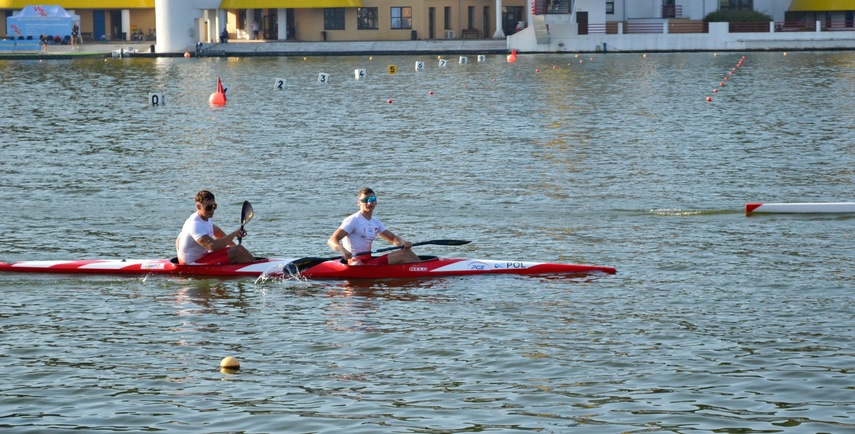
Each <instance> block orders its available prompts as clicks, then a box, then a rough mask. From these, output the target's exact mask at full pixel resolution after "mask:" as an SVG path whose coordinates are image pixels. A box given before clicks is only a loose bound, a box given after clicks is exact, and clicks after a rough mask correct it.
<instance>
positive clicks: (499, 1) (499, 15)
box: [493, 0, 505, 39]
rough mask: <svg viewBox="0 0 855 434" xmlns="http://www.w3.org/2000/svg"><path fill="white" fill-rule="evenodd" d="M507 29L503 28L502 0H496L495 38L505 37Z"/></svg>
mask: <svg viewBox="0 0 855 434" xmlns="http://www.w3.org/2000/svg"><path fill="white" fill-rule="evenodd" d="M504 38H505V31H504V29H502V0H496V33H493V39H504Z"/></svg>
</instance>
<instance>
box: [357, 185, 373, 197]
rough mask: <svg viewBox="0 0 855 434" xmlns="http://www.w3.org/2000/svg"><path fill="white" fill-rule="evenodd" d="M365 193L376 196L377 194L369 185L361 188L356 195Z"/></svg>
mask: <svg viewBox="0 0 855 434" xmlns="http://www.w3.org/2000/svg"><path fill="white" fill-rule="evenodd" d="M363 195H365V196H376V194H374V190H372V189H370V188H368V187H362V190H359V194H358V195H356V197H359V196H363Z"/></svg>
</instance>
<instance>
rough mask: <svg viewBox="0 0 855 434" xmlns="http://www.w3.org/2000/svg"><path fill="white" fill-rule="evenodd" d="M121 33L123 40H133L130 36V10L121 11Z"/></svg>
mask: <svg viewBox="0 0 855 434" xmlns="http://www.w3.org/2000/svg"><path fill="white" fill-rule="evenodd" d="M122 33H124V34H125V40H126V41H130V40H131V39H132V38H133V35H131V10H130V9H122Z"/></svg>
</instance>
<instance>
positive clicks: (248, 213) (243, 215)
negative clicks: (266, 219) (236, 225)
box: [240, 200, 255, 226]
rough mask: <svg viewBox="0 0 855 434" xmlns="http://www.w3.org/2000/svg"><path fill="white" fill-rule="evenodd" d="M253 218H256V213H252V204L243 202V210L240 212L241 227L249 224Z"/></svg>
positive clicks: (246, 201)
mask: <svg viewBox="0 0 855 434" xmlns="http://www.w3.org/2000/svg"><path fill="white" fill-rule="evenodd" d="M253 217H255V213H254V212H252V204H250V203H249V201H248V200H245V201H243V208H241V210H240V225H241V226H243V225H245V224H247V223H249V221H250V220H252V218H253Z"/></svg>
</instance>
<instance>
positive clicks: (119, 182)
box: [0, 52, 855, 433]
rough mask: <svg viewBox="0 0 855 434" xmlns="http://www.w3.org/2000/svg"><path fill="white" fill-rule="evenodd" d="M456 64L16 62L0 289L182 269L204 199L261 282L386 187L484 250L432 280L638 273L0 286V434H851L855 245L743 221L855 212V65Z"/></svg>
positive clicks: (6, 132)
mask: <svg viewBox="0 0 855 434" xmlns="http://www.w3.org/2000/svg"><path fill="white" fill-rule="evenodd" d="M446 60H448V65H447V66H446V67H444V68H442V67H439V59H438V58H436V57H431V56H411V57H410V56H390V57H386V56H375V57H373V58H371V57H368V56H364V57H341V58H336V57H326V58H308V59H303V58H204V59H195V58H194V59H183V58H177V59H172V58H168V59H167V58H162V59H124V60H118V59H108V60H102V59H97V60H50V61H38V60H21V61H4V62H0V86H2V92H0V103H2V107H4V108H5V116H4V118H3V121H2V128H0V138H2V140H0V151H2V159H0V204H2V205H0V233H2V234H3V236H4V237H3V238H4V251H3V254H2V255H0V260H2V261H6V262H11V261H18V260H47V259H83V258H156V257H166V256H171V255H172V254H173V253H174V250H173V241H174V238H175V236H176V234H177V233H178V231H179V228H180V226H181V224H182V222H183V221H184V219H185V218H186V217H187V216H188V215H190V213H191V212H193V195H194V194H195V193H196V191H198V190H200V189H211V190H212V191H214V192H215V193H216V194H217V199H218V202H219V209H218V210H217V217H216V221H217V223H218V224H219V225H220V226H222V227H223V228H224V229H226V230H233V229H234V228H236V227H237V225H238V220H239V216H240V204H241V203H242V202H243V201H244V200H249V201H251V202H252V204H253V206H254V209H255V213H256V217H255V219H254V220H253V221H252V222H251V223H250V224H249V226H248V227H247V229H248V230H249V232H250V234H249V236H248V237H247V238H245V239H244V241H243V244H244V245H245V246H246V247H248V248H249V249H250V250H251V251H252V252H253V253H255V254H256V255H258V256H287V257H299V256H315V255H318V256H328V255H331V254H332V252H331V251H329V250H328V248H327V247H326V245H325V242H326V239H327V237H328V236H329V234H330V233H332V231H333V230H334V229H335V228H336V227H337V226H338V224H339V223H340V222H341V220H342V219H343V218H344V217H345V216H346V215H348V214H350V213H352V212H355V211H356V201H355V198H356V192H357V191H358V190H359V188H361V187H363V186H370V187H372V188H374V189H375V191H376V192H377V194H378V197H379V200H380V202H379V206H378V210H377V213H376V215H377V216H378V217H379V218H381V219H382V220H383V221H384V222H385V223H386V225H387V226H388V227H389V228H390V229H392V230H393V231H395V232H396V233H398V234H400V235H402V236H403V237H405V238H407V239H410V240H412V241H422V240H429V239H436V238H453V239H468V240H472V241H473V242H472V243H471V244H468V245H465V246H456V247H450V246H424V247H421V248H418V249H417V251H418V252H419V253H421V254H434V255H443V256H459V257H474V258H481V259H520V260H532V261H548V262H573V263H592V264H598V265H608V266H614V267H616V268H617V269H618V274H616V275H598V276H587V277H571V278H545V277H518V276H487V277H484V276H482V277H466V278H447V279H432V280H421V281H403V282H402V281H388V282H386V281H377V282H303V281H295V280H285V281H268V282H264V283H255V282H253V281H252V280H251V279H236V280H215V279H186V278H155V277H148V278H134V277H98V276H91V277H85V276H55V275H26V274H13V275H0V288H2V292H3V297H2V301H0V330H1V331H0V337H2V339H0V364H2V366H3V381H2V382H0V428H6V429H11V430H13V432H46V431H50V432H64V431H69V432H70V431H78V432H79V431H81V430H82V431H101V432H104V431H107V432H110V431H116V432H118V431H123V432H128V431H129V432H139V431H168V432H246V433H262V432H350V433H357V432H364V433H376V432H411V433H412V432H419V433H450V432H548V433H559V432H562V433H563V432H570V431H578V432H586V433H587V432H602V433H618V432H711V431H716V432H739V433H749V432H764V433H768V432H852V431H855V364H853V360H855V357H853V356H855V352H853V339H855V328H853V324H855V321H853V320H855V318H853V316H855V314H853V312H855V302H853V288H855V269H853V257H855V255H853V246H855V230H853V224H855V217H853V215H851V214H849V215H846V214H838V215H834V214H826V215H823V214H813V215H755V216H752V217H746V216H745V215H744V213H743V209H744V205H745V203H748V202H846V201H853V200H855V126H853V125H855V124H853V122H852V119H853V118H855V105H853V104H852V96H853V95H855V54H854V53H850V52H794V53H786V54H785V53H781V52H768V53H744V58H743V53H719V54H717V55H716V54H714V53H674V54H661V53H657V54H649V55H647V56H643V55H640V54H608V55H602V56H595V57H591V56H590V55H584V56H582V55H580V56H578V57H577V56H576V55H573V54H564V55H525V56H520V57H519V58H518V60H517V62H516V63H513V64H511V63H508V62H507V61H506V60H505V58H504V56H493V55H490V56H487V57H486V59H484V61H483V62H477V61H476V57H475V56H469V58H468V61H469V62H468V63H467V64H460V63H459V62H458V58H457V57H456V56H454V57H449V58H447V59H446ZM417 61H423V62H425V68H424V70H423V71H421V72H416V70H415V63H416V62H417ZM389 65H395V66H396V67H397V74H394V75H392V74H388V73H387V70H388V67H389ZM355 69H365V70H366V76H365V77H364V78H362V79H360V80H356V79H355V78H354V70H355ZM319 73H327V74H330V80H329V83H328V84H325V85H324V84H319V83H318V74H319ZM217 77H222V79H223V82H224V84H225V85H226V87H228V89H229V90H228V95H229V101H228V104H227V105H226V106H225V107H223V108H211V107H209V106H208V102H207V101H208V97H209V95H210V94H211V93H212V92H214V90H215V85H216V79H217ZM725 78H727V79H725ZM277 79H284V80H285V85H284V86H283V87H282V88H281V89H278V88H275V87H274V84H275V82H276V80H277ZM722 84H723V85H722ZM714 90H718V92H714ZM431 92H432V93H431ZM150 94H156V95H163V96H165V99H166V104H165V105H162V106H156V107H152V106H150V105H149V104H148V103H149V95H150ZM707 97H711V99H712V101H711V102H707V101H706V99H707ZM380 247H386V246H384V245H383V244H382V242H380V244H376V245H375V248H380ZM225 356H234V357H236V358H238V359H239V360H240V362H241V365H242V369H241V370H240V371H239V372H238V373H236V374H229V373H221V372H219V370H218V364H219V361H220V360H221V359H222V358H223V357H225Z"/></svg>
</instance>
